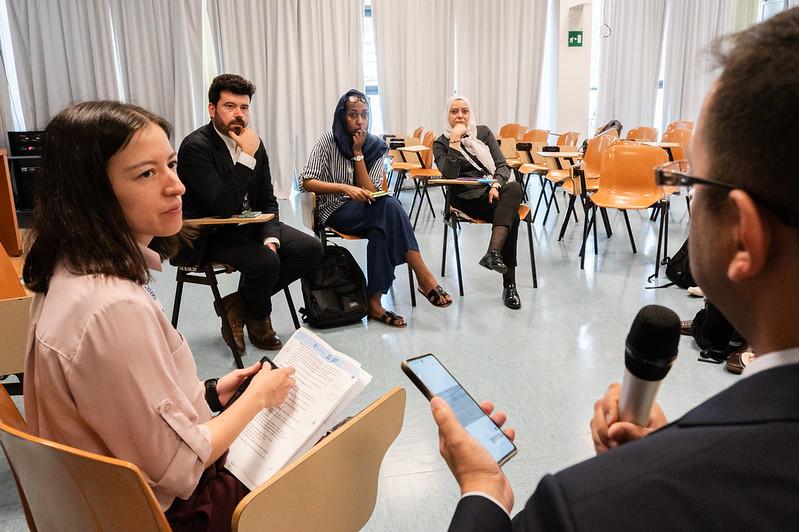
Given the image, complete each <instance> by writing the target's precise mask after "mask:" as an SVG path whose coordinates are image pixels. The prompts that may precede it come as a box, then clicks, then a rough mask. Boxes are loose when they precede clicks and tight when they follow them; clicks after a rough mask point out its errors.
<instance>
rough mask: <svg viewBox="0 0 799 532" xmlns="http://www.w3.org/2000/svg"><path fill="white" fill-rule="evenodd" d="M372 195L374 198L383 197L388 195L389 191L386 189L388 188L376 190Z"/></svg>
mask: <svg viewBox="0 0 799 532" xmlns="http://www.w3.org/2000/svg"><path fill="white" fill-rule="evenodd" d="M370 195H371V196H372V197H373V198H382V197H383V196H388V191H386V190H375V191H374V192H372V193H371V194H370Z"/></svg>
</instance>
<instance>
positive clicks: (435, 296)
mask: <svg viewBox="0 0 799 532" xmlns="http://www.w3.org/2000/svg"><path fill="white" fill-rule="evenodd" d="M418 290H419V293H420V294H422V295H423V296H424V297H426V298H427V300H428V301H429V302H430V304H431V305H433V306H434V307H440V308H444V307H448V306H450V305H451V304H452V298H450V300H449V301H447V299H446V298H447V296H449V294H448V293H447V292H446V291H445V290H444V289H443V288H441V285H440V284H438V285H436V287H435V288H433V289H432V290H430V291H429V292H428V293H426V294H425V293H424V292H422V287H421V286H420V287H419V288H418Z"/></svg>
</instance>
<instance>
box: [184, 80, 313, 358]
mask: <svg viewBox="0 0 799 532" xmlns="http://www.w3.org/2000/svg"><path fill="white" fill-rule="evenodd" d="M254 93H255V86H254V85H253V84H252V83H251V82H249V81H247V80H246V79H244V78H242V77H241V76H238V75H235V74H222V75H220V76H217V77H216V78H214V80H213V82H212V83H211V87H210V88H209V90H208V113H209V114H210V117H211V121H210V122H209V123H208V124H206V125H205V126H202V127H201V128H199V129H197V130H196V131H194V132H192V133H191V134H189V135H188V136H187V137H186V138H185V139H184V140H183V142H182V143H181V145H180V150H179V152H178V175H179V176H180V179H181V181H183V183H184V184H185V185H186V194H185V195H184V196H183V212H184V213H185V216H186V217H187V218H197V217H204V216H220V217H223V218H226V217H230V216H233V215H236V214H240V213H241V212H243V211H246V210H253V211H261V212H263V213H269V214H274V218H273V219H272V220H271V221H269V222H266V223H252V224H246V225H239V226H236V225H225V226H219V227H218V229H217V230H216V231H215V232H213V233H212V234H210V235H208V236H207V239H208V240H207V242H206V243H205V252H204V259H205V260H207V261H212V262H219V263H224V264H229V265H230V266H233V267H234V268H235V269H236V270H238V271H239V272H241V279H240V282H239V288H238V290H237V291H236V292H233V293H231V294H229V295H227V296H225V297H224V298H223V299H222V305H221V308H217V309H216V310H217V313H218V314H220V315H221V313H223V312H224V313H225V314H226V315H227V318H228V320H229V322H230V325H231V330H232V337H228V336H227V335H226V336H225V341H226V342H227V343H228V345H231V347H234V346H235V347H236V348H237V349H238V350H239V351H240V352H244V349H245V345H244V326H245V325H246V327H247V333H248V336H249V338H250V341H251V342H252V344H253V345H255V346H256V347H259V348H261V349H269V350H278V349H280V348H281V347H282V342H281V341H280V337H278V335H277V334H276V333H275V331H274V329H273V327H272V321H271V314H272V302H271V297H272V295H273V294H275V293H276V292H278V291H280V290H282V289H283V288H284V287H286V286H288V285H289V284H290V283H292V282H293V281H295V280H297V279H299V278H300V277H302V276H303V275H304V274H305V273H307V272H308V271H309V270H310V269H312V268H313V267H314V266H315V265H316V264H318V263H319V261H320V260H321V258H322V253H323V250H322V245H321V243H320V242H319V241H318V240H317V239H316V238H314V237H312V236H310V235H308V234H305V233H303V232H301V231H299V230H297V229H294V228H293V227H290V226H288V225H286V224H284V223H282V222H281V221H280V213H279V211H278V203H277V199H276V198H275V194H274V191H273V187H272V176H271V174H270V171H269V158H268V157H267V155H266V149H265V148H264V143H263V142H262V141H261V139H260V138H259V137H258V134H257V133H256V132H255V131H253V130H252V129H251V128H249V127H248V126H249V113H250V101H251V99H252V95H253V94H254ZM222 333H223V335H225V329H224V328H223V330H222Z"/></svg>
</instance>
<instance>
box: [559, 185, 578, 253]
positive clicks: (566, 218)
mask: <svg viewBox="0 0 799 532" xmlns="http://www.w3.org/2000/svg"><path fill="white" fill-rule="evenodd" d="M576 200H577V196H572V197H571V198H569V207H568V208H567V209H566V216H564V217H563V224H561V226H560V235H558V242H560V241H561V240H563V235H565V234H566V226H567V225H568V224H569V215H570V214H571V212H572V211H575V213H574V221H575V222H579V220H577V212H576V211H577V209H575V208H574V202H575V201H576Z"/></svg>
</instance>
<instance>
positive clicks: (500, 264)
mask: <svg viewBox="0 0 799 532" xmlns="http://www.w3.org/2000/svg"><path fill="white" fill-rule="evenodd" d="M480 266H482V267H483V268H488V269H489V270H494V271H495V272H497V273H501V274H503V275H504V274H506V273H507V272H508V267H507V265H505V262H504V261H503V260H502V255H500V254H499V251H493V250H489V251H486V254H485V255H483V258H482V259H480Z"/></svg>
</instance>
